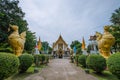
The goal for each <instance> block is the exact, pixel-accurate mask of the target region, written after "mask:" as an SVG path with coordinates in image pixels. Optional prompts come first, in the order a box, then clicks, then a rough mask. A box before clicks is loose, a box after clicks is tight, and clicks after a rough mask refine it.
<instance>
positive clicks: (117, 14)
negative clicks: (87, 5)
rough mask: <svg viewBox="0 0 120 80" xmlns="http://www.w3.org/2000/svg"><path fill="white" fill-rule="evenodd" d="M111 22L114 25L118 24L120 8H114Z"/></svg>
mask: <svg viewBox="0 0 120 80" xmlns="http://www.w3.org/2000/svg"><path fill="white" fill-rule="evenodd" d="M111 22H112V23H113V24H115V25H116V24H117V25H120V8H118V9H116V10H115V12H114V13H112V16H111Z"/></svg>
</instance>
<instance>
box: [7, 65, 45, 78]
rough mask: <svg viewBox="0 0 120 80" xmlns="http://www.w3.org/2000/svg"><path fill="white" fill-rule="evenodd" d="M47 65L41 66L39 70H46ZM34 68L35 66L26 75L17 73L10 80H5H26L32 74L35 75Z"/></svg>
mask: <svg viewBox="0 0 120 80" xmlns="http://www.w3.org/2000/svg"><path fill="white" fill-rule="evenodd" d="M44 67H45V65H41V66H39V67H37V68H38V70H39V71H41V70H42V68H44ZM34 68H35V66H34V65H33V66H31V67H30V68H29V69H28V70H27V71H26V72H25V73H16V74H14V75H13V76H11V77H9V78H8V79H5V80H24V79H25V78H26V77H28V76H30V75H32V74H35V73H34Z"/></svg>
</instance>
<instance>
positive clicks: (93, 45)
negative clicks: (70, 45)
mask: <svg viewBox="0 0 120 80" xmlns="http://www.w3.org/2000/svg"><path fill="white" fill-rule="evenodd" d="M88 49H89V53H90V54H94V53H95V54H96V53H99V51H98V44H97V41H96V36H95V35H94V36H90V39H89V45H88Z"/></svg>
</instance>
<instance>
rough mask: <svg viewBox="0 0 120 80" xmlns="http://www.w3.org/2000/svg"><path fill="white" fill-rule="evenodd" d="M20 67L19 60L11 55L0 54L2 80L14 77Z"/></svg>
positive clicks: (0, 78)
mask: <svg viewBox="0 0 120 80" xmlns="http://www.w3.org/2000/svg"><path fill="white" fill-rule="evenodd" d="M18 67H19V59H18V58H17V57H16V56H15V55H13V54H9V53H0V80H3V79H5V78H8V77H9V76H11V75H13V74H14V73H15V72H16V71H17V70H18Z"/></svg>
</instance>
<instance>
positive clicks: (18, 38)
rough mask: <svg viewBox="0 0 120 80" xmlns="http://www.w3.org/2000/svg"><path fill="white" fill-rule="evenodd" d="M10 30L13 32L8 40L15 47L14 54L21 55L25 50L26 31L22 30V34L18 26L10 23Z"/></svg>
mask: <svg viewBox="0 0 120 80" xmlns="http://www.w3.org/2000/svg"><path fill="white" fill-rule="evenodd" d="M9 29H10V30H12V31H13V32H12V33H11V34H10V35H9V36H8V41H9V43H10V45H11V46H12V48H13V51H14V54H15V55H16V56H20V55H21V54H22V52H23V50H24V43H25V40H26V38H25V37H26V31H24V32H22V33H21V34H20V35H19V33H18V26H16V25H10V28H9Z"/></svg>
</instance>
